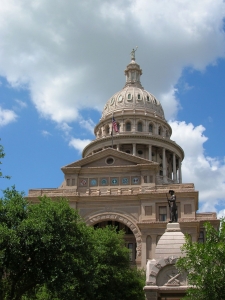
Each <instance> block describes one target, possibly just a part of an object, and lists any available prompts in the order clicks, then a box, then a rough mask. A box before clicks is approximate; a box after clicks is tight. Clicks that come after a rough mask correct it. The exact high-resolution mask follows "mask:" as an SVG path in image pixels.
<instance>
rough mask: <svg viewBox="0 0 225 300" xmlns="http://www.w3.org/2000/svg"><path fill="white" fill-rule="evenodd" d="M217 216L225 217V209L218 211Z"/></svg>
mask: <svg viewBox="0 0 225 300" xmlns="http://www.w3.org/2000/svg"><path fill="white" fill-rule="evenodd" d="M217 218H219V219H221V218H225V209H222V210H220V211H219V212H218V214H217Z"/></svg>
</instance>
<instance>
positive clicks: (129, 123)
mask: <svg viewBox="0 0 225 300" xmlns="http://www.w3.org/2000/svg"><path fill="white" fill-rule="evenodd" d="M126 131H131V122H127V123H126Z"/></svg>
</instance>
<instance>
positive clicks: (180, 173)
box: [179, 158, 182, 183]
mask: <svg viewBox="0 0 225 300" xmlns="http://www.w3.org/2000/svg"><path fill="white" fill-rule="evenodd" d="M179 183H182V172H181V158H179Z"/></svg>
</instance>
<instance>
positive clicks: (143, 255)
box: [141, 234, 147, 268]
mask: <svg viewBox="0 0 225 300" xmlns="http://www.w3.org/2000/svg"><path fill="white" fill-rule="evenodd" d="M146 238H147V236H146V234H144V235H142V237H141V239H142V243H141V244H142V245H141V267H142V268H145V267H146Z"/></svg>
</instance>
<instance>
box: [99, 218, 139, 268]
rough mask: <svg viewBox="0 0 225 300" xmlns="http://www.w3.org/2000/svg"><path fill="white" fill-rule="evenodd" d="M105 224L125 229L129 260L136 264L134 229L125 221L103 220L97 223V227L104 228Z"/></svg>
mask: <svg viewBox="0 0 225 300" xmlns="http://www.w3.org/2000/svg"><path fill="white" fill-rule="evenodd" d="M105 226H115V227H116V228H117V230H118V231H119V230H123V231H124V241H125V246H126V247H127V248H128V249H129V261H130V264H132V265H134V264H136V258H137V250H136V248H137V243H136V239H135V236H134V234H133V232H132V230H131V229H130V228H129V227H128V226H126V225H125V224H123V223H120V222H118V221H111V220H110V221H102V222H99V223H95V224H94V227H95V228H104V227H105Z"/></svg>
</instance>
